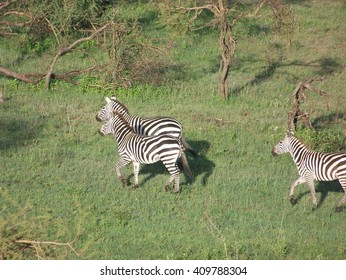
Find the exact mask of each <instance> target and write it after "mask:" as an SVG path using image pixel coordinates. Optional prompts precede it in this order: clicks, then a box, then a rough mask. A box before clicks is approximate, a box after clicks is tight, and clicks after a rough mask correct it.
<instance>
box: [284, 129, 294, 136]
mask: <svg viewBox="0 0 346 280" xmlns="http://www.w3.org/2000/svg"><path fill="white" fill-rule="evenodd" d="M286 135H287V136H288V137H291V136H293V135H294V131H293V129H290V130H288V131H287V134H286Z"/></svg>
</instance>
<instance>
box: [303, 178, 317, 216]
mask: <svg viewBox="0 0 346 280" xmlns="http://www.w3.org/2000/svg"><path fill="white" fill-rule="evenodd" d="M305 180H306V182H307V183H308V186H309V189H310V194H311V199H312V204H313V205H314V206H313V208H312V210H316V208H317V199H316V191H315V187H314V178H313V176H312V175H311V176H307V178H306V179H305Z"/></svg>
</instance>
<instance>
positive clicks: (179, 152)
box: [99, 111, 193, 193]
mask: <svg viewBox="0 0 346 280" xmlns="http://www.w3.org/2000/svg"><path fill="white" fill-rule="evenodd" d="M99 133H100V134H101V135H103V136H104V135H107V134H114V136H115V140H116V142H117V145H118V152H119V155H120V160H119V161H118V162H117V163H116V164H115V171H116V174H117V176H118V178H119V179H120V180H121V182H122V183H123V185H124V186H126V185H127V184H126V180H125V178H124V177H123V176H122V174H121V173H120V169H121V168H122V167H123V166H126V165H128V164H129V163H131V162H133V170H134V187H135V188H136V187H138V173H139V166H140V164H141V163H143V164H151V163H155V162H158V161H161V162H162V163H163V164H164V166H165V167H166V168H167V170H168V172H169V174H170V177H169V178H168V180H167V181H166V184H165V190H166V191H168V190H169V187H170V185H171V183H172V182H173V181H174V189H173V192H174V193H178V192H179V191H180V188H179V168H178V166H177V161H178V159H179V158H181V161H182V165H183V168H184V171H185V172H186V174H187V175H188V176H189V177H190V178H191V180H193V176H192V173H191V170H190V167H189V164H188V162H187V159H186V156H185V153H184V149H183V147H182V145H181V143H180V142H179V140H178V139H177V138H175V137H172V136H170V135H165V134H163V135H155V136H148V135H141V134H137V133H135V132H134V131H133V129H132V127H131V126H130V125H129V123H128V122H127V121H126V120H125V117H123V115H122V114H121V113H119V112H117V111H114V113H113V117H111V118H110V119H109V120H108V121H107V122H106V123H104V124H103V125H102V127H101V128H100V130H99Z"/></svg>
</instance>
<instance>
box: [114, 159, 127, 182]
mask: <svg viewBox="0 0 346 280" xmlns="http://www.w3.org/2000/svg"><path fill="white" fill-rule="evenodd" d="M130 162H131V161H129V160H127V159H120V160H119V161H118V162H117V163H116V164H115V166H114V168H115V172H116V173H117V176H118V178H119V179H120V181H121V182H122V183H123V186H124V187H126V186H127V182H126V179H125V178H124V176H123V175H122V174H121V173H120V168H122V167H123V166H126V165H128V164H129V163H130Z"/></svg>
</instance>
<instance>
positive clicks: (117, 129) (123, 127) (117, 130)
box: [114, 122, 132, 144]
mask: <svg viewBox="0 0 346 280" xmlns="http://www.w3.org/2000/svg"><path fill="white" fill-rule="evenodd" d="M130 133H132V129H131V127H130V126H129V125H128V124H127V123H124V122H117V123H114V136H115V139H116V140H117V142H118V144H120V143H122V142H123V141H124V139H125V138H126V136H127V135H129V134H130Z"/></svg>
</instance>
